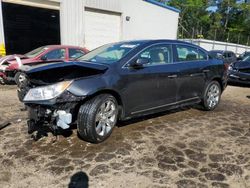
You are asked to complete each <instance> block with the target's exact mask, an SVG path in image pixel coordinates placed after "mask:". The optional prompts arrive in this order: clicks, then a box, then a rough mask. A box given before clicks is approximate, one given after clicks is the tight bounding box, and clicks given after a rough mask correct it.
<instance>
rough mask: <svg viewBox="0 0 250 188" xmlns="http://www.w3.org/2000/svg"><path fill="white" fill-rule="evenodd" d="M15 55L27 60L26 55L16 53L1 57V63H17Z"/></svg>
mask: <svg viewBox="0 0 250 188" xmlns="http://www.w3.org/2000/svg"><path fill="white" fill-rule="evenodd" d="M15 57H19V58H20V59H23V60H26V58H27V57H26V56H24V55H20V54H14V55H7V56H4V57H2V58H0V65H2V64H3V63H4V62H6V61H8V63H9V64H14V63H17V62H16V59H15Z"/></svg>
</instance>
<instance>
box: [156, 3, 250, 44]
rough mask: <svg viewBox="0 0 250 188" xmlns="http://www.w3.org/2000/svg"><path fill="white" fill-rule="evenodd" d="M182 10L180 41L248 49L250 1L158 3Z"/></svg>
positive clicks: (249, 39) (179, 30)
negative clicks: (203, 41)
mask: <svg viewBox="0 0 250 188" xmlns="http://www.w3.org/2000/svg"><path fill="white" fill-rule="evenodd" d="M158 1H160V2H162V3H165V4H167V5H170V6H173V7H176V8H178V9H180V10H181V12H180V18H179V29H178V37H179V38H204V39H209V40H217V41H223V42H232V43H238V44H243V45H250V0H158Z"/></svg>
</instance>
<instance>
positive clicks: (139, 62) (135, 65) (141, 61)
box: [130, 58, 149, 68]
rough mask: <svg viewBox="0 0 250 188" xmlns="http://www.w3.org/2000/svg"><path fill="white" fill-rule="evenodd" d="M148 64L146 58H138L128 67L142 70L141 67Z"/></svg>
mask: <svg viewBox="0 0 250 188" xmlns="http://www.w3.org/2000/svg"><path fill="white" fill-rule="evenodd" d="M148 63H149V59H148V58H139V59H137V60H136V62H134V63H132V64H131V65H130V66H131V67H133V68H142V67H143V65H146V64H148Z"/></svg>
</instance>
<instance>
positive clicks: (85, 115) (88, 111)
mask: <svg viewBox="0 0 250 188" xmlns="http://www.w3.org/2000/svg"><path fill="white" fill-rule="evenodd" d="M117 118H118V104H117V101H116V99H115V98H114V97H113V96H112V95H109V94H101V95H98V96H96V97H94V98H93V99H91V100H88V101H86V102H85V103H84V104H83V105H82V106H81V107H80V109H79V113H78V119H77V129H78V133H79V135H80V136H81V137H82V138H83V139H84V140H86V141H89V142H92V143H100V142H103V141H104V140H106V139H107V138H108V137H109V136H110V135H111V133H112V130H113V128H114V126H115V125H116V122H117Z"/></svg>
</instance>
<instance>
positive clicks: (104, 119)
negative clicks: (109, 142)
mask: <svg viewBox="0 0 250 188" xmlns="http://www.w3.org/2000/svg"><path fill="white" fill-rule="evenodd" d="M116 108H117V107H116V105H115V103H114V102H113V101H112V100H107V101H105V102H104V103H103V104H102V105H101V106H100V107H99V109H98V111H97V114H96V118H95V122H96V128H95V129H96V133H97V134H98V135H99V136H106V135H107V134H108V133H109V132H110V131H111V130H112V128H113V127H114V126H115V123H116V118H117V109H116Z"/></svg>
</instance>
